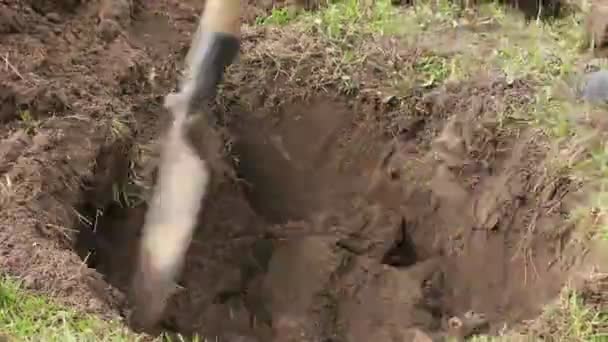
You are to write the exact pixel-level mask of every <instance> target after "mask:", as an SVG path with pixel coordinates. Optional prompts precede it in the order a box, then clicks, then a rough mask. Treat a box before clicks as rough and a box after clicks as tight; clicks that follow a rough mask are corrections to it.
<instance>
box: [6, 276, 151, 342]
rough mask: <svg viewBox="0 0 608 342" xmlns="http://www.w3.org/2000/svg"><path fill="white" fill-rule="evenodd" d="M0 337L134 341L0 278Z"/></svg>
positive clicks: (116, 325)
mask: <svg viewBox="0 0 608 342" xmlns="http://www.w3.org/2000/svg"><path fill="white" fill-rule="evenodd" d="M0 334H5V335H6V336H7V337H9V339H10V338H12V339H14V340H15V341H49V342H52V341H57V342H68V341H74V342H75V341H117V342H118V341H138V340H141V337H140V336H137V335H134V334H131V333H129V332H128V331H126V329H125V328H123V327H121V325H120V324H119V323H117V322H104V321H101V320H99V319H97V318H95V317H92V316H89V315H83V314H80V313H77V312H76V311H74V310H70V309H67V308H64V307H61V306H59V305H56V304H54V303H52V302H51V301H49V300H48V299H46V298H43V297H39V296H35V295H32V294H29V293H27V292H26V291H24V290H23V289H22V288H21V286H20V283H19V282H17V281H14V280H11V279H9V278H6V277H4V278H1V279H0Z"/></svg>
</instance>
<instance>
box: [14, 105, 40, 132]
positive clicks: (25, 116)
mask: <svg viewBox="0 0 608 342" xmlns="http://www.w3.org/2000/svg"><path fill="white" fill-rule="evenodd" d="M19 121H21V123H23V125H24V126H25V127H24V129H25V131H26V132H27V133H28V134H33V133H35V132H36V130H37V129H38V128H39V127H40V122H39V121H38V120H36V119H34V117H33V116H32V113H31V112H30V111H29V110H28V109H25V110H20V111H19Z"/></svg>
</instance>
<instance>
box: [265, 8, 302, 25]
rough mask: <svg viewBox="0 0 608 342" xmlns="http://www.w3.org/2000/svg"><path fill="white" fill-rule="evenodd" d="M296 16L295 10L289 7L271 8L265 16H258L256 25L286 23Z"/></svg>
mask: <svg viewBox="0 0 608 342" xmlns="http://www.w3.org/2000/svg"><path fill="white" fill-rule="evenodd" d="M296 16H297V13H296V11H294V10H292V9H289V8H285V7H283V8H273V9H272V11H271V12H270V14H269V15H268V16H266V17H258V18H256V20H255V24H256V25H287V24H289V23H290V22H291V21H292V20H294V19H295V18H296Z"/></svg>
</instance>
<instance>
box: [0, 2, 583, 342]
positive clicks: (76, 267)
mask: <svg viewBox="0 0 608 342" xmlns="http://www.w3.org/2000/svg"><path fill="white" fill-rule="evenodd" d="M107 5H108V3H101V4H100V3H97V2H85V3H82V4H81V5H80V6H78V7H77V8H76V9H75V11H76V12H75V13H73V14H69V15H68V14H65V12H60V11H57V12H56V13H58V15H59V17H60V19H61V20H58V19H57V18H52V19H53V20H50V18H48V15H47V16H44V15H42V14H40V13H38V12H37V11H36V10H35V9H34V8H33V5H31V4H30V5H28V4H26V3H24V2H19V1H17V0H12V1H4V2H2V3H1V4H0V13H1V15H0V19H1V20H2V21H0V28H2V29H3V30H6V33H7V34H4V35H1V36H0V42H1V43H2V46H3V48H5V49H6V50H7V51H6V52H8V54H2V55H3V56H7V57H6V59H7V60H6V61H5V62H6V63H7V65H8V63H10V70H11V72H10V73H9V74H8V76H6V75H3V76H2V77H3V81H4V80H6V82H3V84H6V86H3V88H2V89H1V90H0V96H2V99H3V100H4V101H3V102H2V107H1V108H0V109H1V110H0V119H1V120H4V121H6V124H5V125H4V126H3V128H2V129H0V133H1V137H2V138H3V141H2V148H1V149H0V158H2V159H1V160H0V161H2V163H0V164H1V165H2V166H1V167H0V171H1V172H2V176H3V177H2V178H3V183H1V184H0V185H1V187H0V190H1V191H2V195H3V196H2V201H1V202H0V206H1V210H0V246H1V248H2V251H3V258H2V259H0V267H1V268H2V270H3V272H4V273H7V274H10V275H14V276H19V277H22V278H24V279H25V280H26V285H27V286H28V287H30V288H32V289H35V290H39V291H42V292H47V293H52V294H53V295H54V296H55V297H57V298H60V299H62V300H64V301H66V302H68V303H71V304H74V305H76V306H78V307H79V308H81V309H84V310H88V311H92V312H97V313H101V314H107V315H117V314H120V315H125V314H127V311H128V309H129V307H128V303H127V302H126V301H125V298H124V296H123V293H124V292H125V290H126V286H127V285H128V283H129V278H130V276H131V270H132V267H133V261H134V255H135V252H136V246H137V241H138V238H139V230H140V229H141V225H142V221H143V216H144V213H145V210H146V206H145V199H146V196H147V193H146V189H149V188H150V187H151V184H152V183H153V180H154V178H153V174H154V172H153V169H154V161H155V153H156V152H157V150H158V149H157V148H156V145H157V144H158V142H157V138H158V137H160V136H161V132H162V130H163V127H165V126H166V123H167V120H168V115H166V114H165V113H164V111H163V110H162V108H161V101H162V96H163V95H164V94H165V93H167V92H168V91H169V90H170V89H171V88H172V87H173V86H174V84H175V81H176V76H177V73H178V70H179V66H178V64H177V63H176V60H182V59H183V56H184V54H185V51H186V48H187V47H186V45H187V44H188V43H189V39H188V37H189V33H191V32H193V30H194V25H196V17H197V15H198V14H199V13H200V8H196V7H192V6H190V4H188V3H183V2H180V3H179V4H178V3H177V2H176V1H175V0H163V1H156V2H154V3H149V4H146V5H145V6H144V7H143V8H141V9H140V10H139V11H138V12H137V13H135V14H133V15H131V14H129V15H127V14H126V13H118V14H113V15H112V18H127V17H129V18H131V19H130V20H126V21H121V20H115V19H107V18H105V16H103V15H102V17H103V18H101V19H103V20H100V9H103V8H104V7H103V6H107ZM121 8H123V7H121ZM124 8H126V7H124ZM102 12H103V11H102ZM53 17H54V16H53ZM6 18H8V19H6ZM104 20H112V21H113V22H114V23H115V24H116V25H117V26H116V27H115V28H116V30H115V31H114V33H113V34H111V35H107V34H106V33H107V31H106V30H105V29H104V28H103V25H102V24H103V22H104ZM24 22H28V23H31V24H30V25H28V26H27V27H25V26H23V25H21V24H19V23H24ZM369 44H370V46H359V48H361V49H363V51H366V52H367V53H369V58H368V59H367V60H366V61H365V62H363V64H361V65H359V66H357V67H356V68H354V69H356V72H355V71H354V72H353V73H352V74H351V75H350V76H349V77H348V78H345V77H343V76H344V75H342V74H340V73H339V72H336V70H338V69H336V66H339V65H340V64H339V51H336V49H335V47H331V46H327V43H326V42H324V41H323V40H322V39H321V38H320V36H319V35H315V34H308V33H299V32H297V31H295V30H294V31H290V30H289V29H284V30H281V31H279V30H278V29H273V28H268V29H266V28H250V27H246V28H245V31H244V34H243V52H244V53H243V55H242V56H241V60H240V61H239V62H238V64H236V65H235V66H233V67H232V68H230V70H229V71H228V73H227V79H226V82H225V85H224V86H223V88H222V91H221V96H220V98H219V99H218V101H217V103H216V104H215V106H214V110H213V112H210V113H209V114H210V115H211V114H214V117H213V118H214V119H217V120H211V121H215V123H214V125H218V127H217V128H218V132H219V133H220V135H221V139H223V142H225V144H226V145H225V146H222V145H221V144H220V145H217V144H213V145H207V148H208V149H209V150H210V151H212V152H213V153H214V154H213V155H211V160H213V162H212V164H214V166H218V165H219V164H221V163H223V162H225V161H229V162H230V165H231V167H230V168H231V169H234V173H235V174H236V177H231V176H229V174H230V172H229V173H228V174H225V173H223V172H218V173H216V177H215V179H214V186H213V187H212V189H211V191H210V193H209V195H208V196H207V198H206V203H205V207H204V208H205V209H204V210H203V212H202V213H201V219H200V228H199V229H198V230H197V232H196V235H195V237H194V242H193V244H192V246H191V248H190V250H189V252H188V256H187V264H186V266H185V269H184V272H183V277H182V279H181V281H180V284H181V286H182V287H183V288H182V290H181V291H180V292H178V293H177V294H176V295H175V297H174V298H172V302H171V305H170V307H169V309H168V310H167V313H166V319H165V320H164V322H163V326H162V327H161V328H163V329H164V330H169V331H175V332H180V333H183V334H195V333H196V334H200V335H202V336H204V337H209V338H211V337H215V338H216V339H218V340H222V341H224V340H225V341H237V340H240V341H243V340H251V341H254V340H257V341H269V340H275V341H302V340H315V341H316V340H323V341H328V340H331V341H349V342H350V341H353V342H357V341H373V340H377V341H393V340H411V339H413V338H414V336H419V337H420V336H422V335H423V334H426V335H429V336H433V337H437V338H440V337H442V336H445V335H446V334H449V335H455V336H458V337H462V336H464V335H468V334H470V333H475V332H478V331H489V332H497V331H498V330H499V329H501V328H502V327H503V325H504V324H516V323H518V322H520V321H522V320H525V319H530V318H534V317H535V316H536V315H537V314H538V313H539V310H540V309H541V307H542V306H543V305H544V304H546V303H547V302H549V301H550V300H551V299H553V298H554V297H555V296H556V295H557V294H558V292H559V290H560V288H561V285H562V284H563V281H564V280H565V279H566V278H567V276H568V270H569V269H570V268H572V267H575V266H577V265H579V264H580V263H581V262H582V258H579V257H578V256H577V255H576V254H575V253H571V252H570V250H568V249H567V248H565V247H564V246H567V245H568V243H567V242H568V236H569V232H570V230H571V229H572V227H571V226H570V225H569V223H567V222H568V221H567V220H565V218H566V217H567V215H568V213H569V210H570V208H569V207H568V206H567V205H566V204H565V203H567V201H566V199H567V197H568V196H569V194H570V193H571V191H572V190H573V189H576V187H577V186H578V185H577V184H571V183H570V181H569V180H568V179H567V178H563V177H561V176H558V175H553V174H552V173H550V172H548V171H547V169H546V167H545V166H544V160H545V158H546V153H547V146H546V140H545V139H544V137H543V135H542V133H541V132H536V131H533V130H531V129H530V128H527V127H525V126H522V127H518V126H516V125H509V126H508V127H507V126H503V125H502V117H501V115H504V114H505V113H509V111H512V110H513V108H514V107H515V106H516V105H517V104H525V103H529V102H530V101H532V98H533V96H532V95H533V94H532V89H533V88H532V85H530V84H528V83H527V82H526V81H524V80H518V81H516V82H507V81H506V80H505V79H503V78H501V77H499V76H497V75H492V76H491V77H487V78H479V79H475V80H470V81H466V82H460V83H447V84H445V85H444V86H442V87H440V88H436V89H433V90H430V91H429V90H427V89H423V88H417V87H414V88H412V89H411V91H410V92H409V93H408V94H407V95H406V96H402V97H397V96H396V95H394V94H392V93H391V92H390V89H385V87H384V86H383V83H382V82H381V81H380V80H379V78H378V76H379V75H382V72H386V71H387V70H382V69H381V68H379V67H378V65H389V66H390V68H395V69H400V68H408V67H409V68H411V64H412V61H415V60H416V58H417V56H420V55H421V54H423V53H425V51H423V49H419V48H412V47H402V46H400V45H399V44H397V43H395V42H394V41H384V40H374V41H371V42H370V43H369ZM315 51H325V52H326V54H324V55H321V54H319V53H317V52H315ZM269 54H272V58H270V57H269V56H270V55H269ZM387 68H388V67H387ZM354 69H353V70H354ZM332 70H333V71H332ZM330 71H332V72H330ZM30 92H31V93H30ZM32 94H33V95H32ZM518 102H519V103H518ZM25 113H27V115H26V114H25ZM218 141H220V140H219V139H214V140H213V142H214V143H217V142H218ZM206 142H208V141H206ZM222 165H223V164H222ZM217 170H220V171H221V170H222V169H221V168H220V167H217ZM228 171H231V170H228ZM129 189H131V190H129ZM141 199H143V201H142V200H141ZM74 250H76V252H77V253H78V254H79V255H80V258H79V257H78V255H77V253H74ZM454 318H456V319H454ZM458 322H461V323H462V324H461V323H458ZM423 332H424V333H423Z"/></svg>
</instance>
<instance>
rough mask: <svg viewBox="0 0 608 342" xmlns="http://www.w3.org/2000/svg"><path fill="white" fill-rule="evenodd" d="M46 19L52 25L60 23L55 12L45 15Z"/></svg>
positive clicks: (59, 18)
mask: <svg viewBox="0 0 608 342" xmlns="http://www.w3.org/2000/svg"><path fill="white" fill-rule="evenodd" d="M46 18H47V19H48V20H49V21H50V22H52V23H59V22H60V21H61V17H60V16H59V14H57V13H55V12H49V13H47V14H46Z"/></svg>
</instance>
